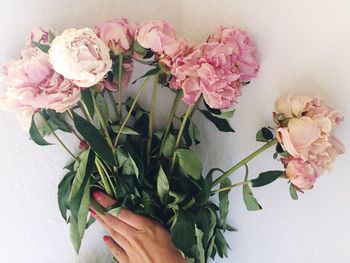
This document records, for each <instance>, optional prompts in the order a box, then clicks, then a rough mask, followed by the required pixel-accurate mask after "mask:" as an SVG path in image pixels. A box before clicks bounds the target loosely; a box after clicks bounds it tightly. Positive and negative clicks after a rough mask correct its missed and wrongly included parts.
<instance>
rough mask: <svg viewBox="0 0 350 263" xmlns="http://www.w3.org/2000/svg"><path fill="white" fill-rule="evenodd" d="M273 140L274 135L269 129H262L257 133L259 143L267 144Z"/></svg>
mask: <svg viewBox="0 0 350 263" xmlns="http://www.w3.org/2000/svg"><path fill="white" fill-rule="evenodd" d="M271 139H273V134H272V132H271V131H270V129H268V128H265V127H264V128H261V129H260V130H259V131H258V132H257V133H256V140H257V141H258V142H267V141H269V140H271Z"/></svg>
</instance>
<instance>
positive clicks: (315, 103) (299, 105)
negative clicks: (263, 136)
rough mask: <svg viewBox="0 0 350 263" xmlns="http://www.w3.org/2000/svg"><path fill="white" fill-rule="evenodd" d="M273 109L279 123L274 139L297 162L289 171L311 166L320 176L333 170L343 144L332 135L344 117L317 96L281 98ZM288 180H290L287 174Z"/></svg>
mask: <svg viewBox="0 0 350 263" xmlns="http://www.w3.org/2000/svg"><path fill="white" fill-rule="evenodd" d="M275 110H276V115H277V116H278V118H277V121H278V123H280V124H281V125H279V127H278V128H277V129H276V137H277V139H278V141H279V143H280V144H281V146H282V147H283V149H284V150H285V151H287V152H288V153H289V154H290V155H291V159H292V160H298V161H297V162H296V161H294V162H293V163H292V165H291V167H292V168H290V169H289V171H294V172H295V171H297V170H298V171H311V168H310V167H312V169H313V170H315V171H316V170H317V175H318V176H319V175H320V174H322V172H323V171H324V170H326V169H330V168H331V167H332V164H333V162H334V160H335V158H336V157H337V156H338V155H340V154H343V153H344V152H345V148H344V146H343V145H342V143H341V142H340V141H339V140H337V139H336V138H335V137H334V135H333V132H334V129H335V128H336V127H337V126H338V125H339V123H340V122H341V121H342V120H343V116H342V114H341V113H340V112H339V111H337V110H334V109H333V108H331V107H329V106H327V105H326V104H325V103H324V102H323V101H322V100H320V99H319V98H318V97H313V96H306V95H289V96H284V97H280V98H278V99H277V100H276V103H275ZM288 166H289V164H288ZM288 166H287V170H288ZM291 169H292V170H291ZM289 174H295V173H292V172H289ZM308 174H309V173H308ZM318 176H317V177H318ZM287 177H288V178H291V176H288V173H287ZM298 178H299V177H298ZM308 178H309V177H308ZM292 183H293V181H292ZM296 186H297V185H296ZM304 189H305V188H304Z"/></svg>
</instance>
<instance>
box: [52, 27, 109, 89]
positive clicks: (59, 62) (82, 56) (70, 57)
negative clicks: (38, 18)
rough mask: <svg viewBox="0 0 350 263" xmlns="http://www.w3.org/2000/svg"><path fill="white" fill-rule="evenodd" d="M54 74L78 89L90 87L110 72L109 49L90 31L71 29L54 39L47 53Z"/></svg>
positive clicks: (86, 29) (88, 29)
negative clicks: (65, 79)
mask: <svg viewBox="0 0 350 263" xmlns="http://www.w3.org/2000/svg"><path fill="white" fill-rule="evenodd" d="M49 58H50V63H51V64H52V66H53V68H54V70H55V71H56V72H58V73H60V74H62V75H63V76H64V77H65V78H67V79H69V80H71V81H72V82H73V83H74V84H76V85H77V86H79V87H85V88H86V87H91V86H93V85H95V84H96V83H98V82H100V81H101V80H102V79H103V78H104V77H105V75H106V73H107V72H108V71H109V70H110V68H111V66H112V60H111V58H110V55H109V48H108V47H107V45H106V44H105V43H104V42H103V41H102V40H101V39H99V38H98V37H97V36H96V34H95V33H94V31H93V30H91V29H90V28H83V29H74V28H70V29H67V30H65V31H63V33H62V34H61V35H60V36H57V37H56V38H55V39H54V40H53V42H52V44H51V48H50V50H49Z"/></svg>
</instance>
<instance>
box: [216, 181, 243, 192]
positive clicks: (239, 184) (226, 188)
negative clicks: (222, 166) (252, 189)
mask: <svg viewBox="0 0 350 263" xmlns="http://www.w3.org/2000/svg"><path fill="white" fill-rule="evenodd" d="M249 183H250V180H247V181H243V182H240V183H237V184H233V185H230V186H226V187H223V188H219V189H217V190H214V191H212V192H211V193H212V194H215V193H220V192H224V191H228V190H231V189H232V188H235V187H237V186H241V185H245V184H249Z"/></svg>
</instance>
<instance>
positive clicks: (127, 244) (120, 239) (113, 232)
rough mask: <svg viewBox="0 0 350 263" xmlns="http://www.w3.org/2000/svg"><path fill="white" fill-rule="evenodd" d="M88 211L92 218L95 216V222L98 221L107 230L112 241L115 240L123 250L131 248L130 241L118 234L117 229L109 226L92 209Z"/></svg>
mask: <svg viewBox="0 0 350 263" xmlns="http://www.w3.org/2000/svg"><path fill="white" fill-rule="evenodd" d="M90 213H91V215H92V216H93V217H94V218H96V220H97V222H99V223H100V224H101V225H102V226H103V227H104V228H105V229H106V230H107V232H108V233H109V234H110V235H111V237H112V238H113V239H114V241H115V242H117V243H118V244H119V245H120V246H121V247H122V248H123V249H124V250H125V251H127V250H129V249H130V248H131V245H130V242H129V241H128V240H127V239H126V238H125V237H123V236H122V235H121V234H119V233H118V231H116V230H115V229H113V228H112V227H110V226H109V225H108V224H107V223H106V222H105V220H104V219H103V218H102V217H101V216H99V215H98V214H96V213H95V211H93V210H90Z"/></svg>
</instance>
